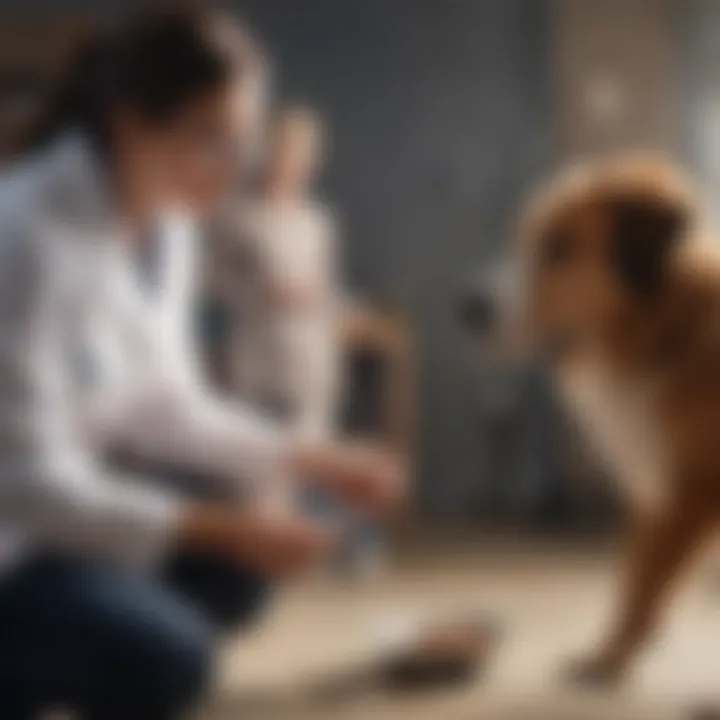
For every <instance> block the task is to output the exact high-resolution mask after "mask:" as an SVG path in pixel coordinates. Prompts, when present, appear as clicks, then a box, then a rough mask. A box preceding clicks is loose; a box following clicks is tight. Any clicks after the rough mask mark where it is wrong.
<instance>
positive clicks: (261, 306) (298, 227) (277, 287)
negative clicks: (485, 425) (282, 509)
mask: <svg viewBox="0 0 720 720" xmlns="http://www.w3.org/2000/svg"><path fill="white" fill-rule="evenodd" d="M327 146H328V142H327V132H326V129H325V128H324V126H323V123H322V120H321V118H320V116H319V114H318V113H317V112H316V111H314V110H312V109H311V108H310V107H307V106H301V105H296V106H289V107H285V108H281V109H280V110H278V111H277V112H276V114H275V116H274V117H273V118H272V120H271V123H270V126H269V128H268V131H267V138H266V146H265V150H264V164H263V166H262V168H261V169H260V171H259V173H258V178H257V180H256V182H255V185H254V190H251V191H249V192H247V193H246V195H245V197H239V198H237V199H235V200H234V201H232V202H230V203H228V205H227V207H226V208H225V209H224V212H222V213H221V216H220V217H219V218H218V219H217V221H216V223H215V226H214V229H215V230H216V231H217V232H216V233H215V240H216V246H214V247H213V246H212V241H211V247H210V249H209V251H208V256H209V259H208V263H207V264H208V266H209V267H208V270H209V273H210V276H211V278H212V280H211V282H212V283H213V284H214V285H215V289H216V290H217V284H218V282H219V283H220V284H221V285H222V286H223V289H222V290H221V294H222V296H223V301H222V303H221V308H220V313H219V316H220V317H221V318H224V319H223V320H222V321H221V322H223V324H224V325H225V330H226V337H225V339H224V343H225V345H226V351H225V362H226V363H227V365H226V368H225V370H226V385H225V386H226V387H227V388H228V389H229V390H230V391H231V392H232V393H233V394H234V395H235V396H236V397H238V398H239V399H242V400H243V401H244V402H247V403H251V404H254V405H255V406H256V407H258V408H260V409H262V410H263V411H265V412H267V413H268V414H269V415H271V416H272V417H275V418H276V419H278V420H279V421H280V422H283V423H285V424H286V425H287V426H288V427H289V428H290V429H291V431H292V432H293V433H295V434H297V436H299V437H302V438H307V439H308V440H313V439H314V440H327V439H330V438H332V437H333V436H335V435H336V434H337V433H338V432H339V431H340V430H341V429H342V409H343V385H344V377H343V376H344V375H345V374H346V368H345V365H346V363H345V354H344V349H343V337H342V327H343V326H342V324H343V318H344V310H345V308H346V305H347V303H346V298H345V295H346V290H345V288H344V285H343V281H342V273H341V270H340V267H339V265H340V261H339V258H340V248H339V247H338V243H339V241H340V240H339V237H338V233H337V228H336V224H335V222H334V220H333V218H332V216H331V213H330V211H329V209H328V208H327V206H326V205H325V204H324V203H323V202H322V201H321V199H320V198H319V197H317V195H316V193H317V188H316V180H317V177H318V175H319V172H320V170H321V169H322V166H323V164H324V159H325V153H326V152H327ZM212 236H213V233H212V232H211V237H212ZM218 243H219V244H220V247H217V244H218ZM223 311H224V312H223ZM216 317H218V314H217V313H216ZM271 491H272V493H273V494H274V497H272V498H269V499H268V500H269V501H270V502H272V503H274V504H279V505H281V506H282V505H285V506H286V508H287V507H288V506H292V505H293V504H295V503H297V502H300V503H301V505H303V506H304V507H305V509H306V511H308V512H310V513H311V514H320V515H321V516H324V517H326V518H327V519H331V518H334V519H335V520H339V519H340V518H341V517H342V516H343V515H344V514H345V513H343V510H342V508H341V507H340V506H338V505H336V504H335V503H334V502H333V501H332V499H331V498H330V497H329V496H327V495H326V494H324V493H322V492H319V491H312V490H306V491H303V492H302V493H298V485H297V483H296V482H293V481H292V479H290V478H286V479H285V480H284V481H283V480H281V479H278V481H277V482H276V483H274V484H273V487H272V490H271ZM301 496H302V497H301ZM360 525H361V527H359V528H357V529H356V532H351V533H350V534H349V538H348V542H347V543H346V546H345V548H344V552H342V553H341V554H340V556H339V557H338V558H337V560H338V563H339V566H340V568H342V569H345V570H350V569H351V568H355V569H358V568H359V566H360V565H362V566H363V567H369V564H370V563H371V562H376V561H379V560H380V556H379V553H380V551H381V547H380V545H379V537H378V536H377V535H376V534H375V533H374V532H371V530H370V528H369V527H368V526H367V525H366V524H365V523H362V522H360Z"/></svg>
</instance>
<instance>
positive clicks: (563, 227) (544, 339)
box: [465, 157, 695, 355]
mask: <svg viewBox="0 0 720 720" xmlns="http://www.w3.org/2000/svg"><path fill="white" fill-rule="evenodd" d="M694 218H695V209H694V203H693V194H692V192H691V191H690V189H689V187H688V185H687V183H686V182H685V180H684V178H683V177H682V176H681V175H680V174H679V173H678V172H677V171H676V170H675V169H674V168H673V167H672V166H670V165H668V164H666V163H664V162H662V161H659V160H656V159H648V158H639V157H627V158H624V159H621V160H616V161H613V162H606V163H596V164H593V165H588V166H585V167H577V168H575V169H572V170H570V171H567V172H565V173H563V174H561V175H560V176H559V177H558V178H557V179H556V180H555V181H553V182H552V183H550V184H549V185H547V186H546V187H544V188H542V189H541V191H540V192H539V193H538V194H537V195H536V196H535V197H534V198H533V199H532V201H531V202H530V204H529V206H528V208H527V210H526V212H525V214H524V217H523V218H522V222H521V224H520V233H519V235H520V237H519V238H518V242H517V245H516V248H515V250H516V257H515V259H514V262H515V263H516V273H517V280H516V283H515V288H514V293H513V295H514V297H513V302H512V303H511V304H510V308H509V312H508V311H507V308H505V312H503V310H504V308H502V307H500V306H499V304H498V303H497V302H496V298H493V297H491V294H489V293H487V292H486V291H484V290H483V289H479V290H475V291H473V292H472V293H471V294H470V297H469V298H467V299H466V302H465V314H466V319H467V320H468V321H469V322H470V324H472V325H475V326H476V327H477V326H479V324H480V322H479V321H480V320H482V322H483V323H484V326H485V329H486V330H487V329H488V327H489V326H490V325H491V324H493V323H498V324H504V325H506V326H507V325H508V324H510V325H512V326H513V334H514V335H519V336H520V338H519V339H520V342H521V343H522V344H524V345H528V344H530V345H531V346H532V347H534V348H535V349H539V350H544V351H549V352H550V353H552V354H553V355H557V354H559V353H562V352H565V351H567V350H568V349H569V348H571V347H573V346H575V345H576V344H577V343H578V342H581V341H583V340H584V339H587V338H591V337H593V336H594V335H597V333H598V332H601V331H602V329H603V328H604V327H605V326H606V325H607V324H608V323H609V322H611V321H612V320H613V318H616V317H617V316H618V313H622V312H624V311H626V310H627V309H628V308H630V307H637V306H638V305H640V304H648V303H653V302H654V301H655V300H656V299H657V298H658V297H659V295H660V294H661V293H662V292H663V287H664V286H665V284H666V282H667V281H668V278H669V276H670V273H671V270H672V267H673V263H674V259H675V257H676V255H677V253H678V251H679V250H680V249H681V248H682V246H683V245H684V244H685V242H686V239H687V238H688V237H689V234H690V229H691V226H692V225H693V221H694ZM480 310H481V311H480Z"/></svg>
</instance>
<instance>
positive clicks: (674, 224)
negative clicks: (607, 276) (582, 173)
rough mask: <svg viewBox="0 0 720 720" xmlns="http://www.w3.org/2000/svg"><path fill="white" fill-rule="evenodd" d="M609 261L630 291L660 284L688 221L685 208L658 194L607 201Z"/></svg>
mask: <svg viewBox="0 0 720 720" xmlns="http://www.w3.org/2000/svg"><path fill="white" fill-rule="evenodd" d="M609 217H610V226H611V229H610V233H611V236H610V242H611V252H612V262H613V265H614V267H615V271H616V272H617V275H618V277H619V279H620V281H621V282H622V283H623V284H624V285H625V286H626V287H627V288H629V289H630V290H631V291H632V292H635V293H638V294H651V293H653V292H654V291H656V290H657V289H658V288H659V287H660V285H661V284H662V281H663V278H664V276H665V271H666V269H667V267H668V264H669V262H670V260H671V256H672V253H673V250H674V249H675V247H676V246H677V245H678V244H679V243H680V241H681V240H682V237H683V235H684V234H685V232H686V230H687V225H688V222H689V214H688V209H687V208H686V207H684V206H683V205H681V204H680V203H678V202H673V201H671V200H669V199H667V198H663V197H661V196H659V195H657V196H653V195H648V196H623V197H617V198H614V199H612V200H611V201H610V215H609Z"/></svg>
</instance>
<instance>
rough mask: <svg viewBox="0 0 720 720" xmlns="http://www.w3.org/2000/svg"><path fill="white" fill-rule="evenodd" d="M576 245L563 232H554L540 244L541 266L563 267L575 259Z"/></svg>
mask: <svg viewBox="0 0 720 720" xmlns="http://www.w3.org/2000/svg"><path fill="white" fill-rule="evenodd" d="M575 251H576V245H575V243H574V242H573V238H572V237H571V236H570V235H569V234H567V233H564V232H554V233H551V234H550V235H548V237H547V238H545V241H544V242H543V244H542V251H541V254H540V260H541V262H542V264H543V265H546V266H553V267H554V266H557V265H564V264H566V263H568V262H570V261H571V260H573V258H574V257H575Z"/></svg>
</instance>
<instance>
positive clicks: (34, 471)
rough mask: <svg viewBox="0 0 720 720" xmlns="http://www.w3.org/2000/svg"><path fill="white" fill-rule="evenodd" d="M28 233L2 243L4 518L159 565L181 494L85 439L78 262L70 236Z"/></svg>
mask: <svg viewBox="0 0 720 720" xmlns="http://www.w3.org/2000/svg"><path fill="white" fill-rule="evenodd" d="M21 234H22V235H23V236H24V237H14V238H12V239H11V238H9V237H8V233H7V232H6V234H5V236H4V237H3V243H2V246H1V248H0V252H1V253H2V257H1V258H0V435H2V454H1V455H0V462H1V464H2V467H1V468H0V517H2V521H3V523H8V524H10V526H11V527H17V528H21V529H22V532H23V533H26V534H27V535H29V536H30V537H32V538H33V539H34V540H35V541H37V542H39V543H40V544H41V545H43V546H49V547H53V548H56V549H59V550H62V551H69V552H82V553H88V554H95V555H100V556H102V557H107V558H112V559H114V560H115V561H117V562H119V563H122V564H126V565H132V566H147V565H152V564H153V563H156V562H158V561H159V560H160V558H162V557H163V555H164V553H165V551H166V549H167V547H168V545H169V544H170V543H171V542H172V540H173V530H174V527H175V525H176V522H177V520H178V513H179V501H178V500H177V499H175V498H174V497H173V496H171V495H169V494H168V493H166V492H162V491H159V490H156V489H153V488H151V487H150V486H148V485H146V484H143V483H141V482H138V481H133V480H129V479H128V478H125V477H121V476H119V475H116V474H113V473H111V472H108V470H107V469H106V468H105V467H104V466H103V464H102V462H100V461H99V459H98V458H96V457H94V456H93V454H92V452H91V450H90V449H89V447H88V446H87V444H86V443H84V442H83V435H82V433H81V432H80V429H79V427H78V425H79V423H78V422H77V408H76V405H75V404H74V403H75V400H76V398H74V397H73V388H72V378H71V366H70V364H69V357H68V355H69V353H70V352H71V351H72V338H71V337H69V336H68V328H69V327H74V324H73V323H72V322H69V323H66V322H65V321H66V319H67V317H68V316H69V315H70V314H72V312H73V308H71V307H69V303H68V302H67V292H66V291H67V288H68V285H69V284H70V285H72V284H73V283H74V282H75V278H74V276H73V272H74V270H75V266H74V263H73V260H72V258H70V259H69V261H68V258H67V257H65V258H63V257H62V256H61V254H59V253H61V251H62V247H63V241H62V239H61V238H59V237H54V236H52V235H51V236H49V237H47V238H45V239H43V238H42V237H40V233H35V232H32V231H30V230H29V229H28V230H27V231H22V232H21ZM85 301H86V302H91V301H92V298H85Z"/></svg>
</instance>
